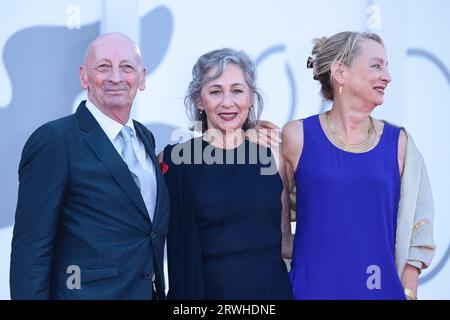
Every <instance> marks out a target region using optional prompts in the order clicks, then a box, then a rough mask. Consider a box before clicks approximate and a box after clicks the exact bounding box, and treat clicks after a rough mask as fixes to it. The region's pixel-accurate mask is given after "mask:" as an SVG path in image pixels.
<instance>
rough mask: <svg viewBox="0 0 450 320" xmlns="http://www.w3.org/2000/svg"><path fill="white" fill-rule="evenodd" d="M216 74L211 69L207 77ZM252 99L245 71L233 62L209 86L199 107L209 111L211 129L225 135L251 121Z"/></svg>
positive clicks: (206, 87)
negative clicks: (249, 117)
mask: <svg viewBox="0 0 450 320" xmlns="http://www.w3.org/2000/svg"><path fill="white" fill-rule="evenodd" d="M215 71H216V70H215V69H213V70H210V71H209V72H208V74H207V76H211V75H213V74H214V72H215ZM252 96H253V94H252V92H251V89H250V87H249V85H248V84H247V81H246V80H245V77H244V73H243V71H242V70H241V68H240V67H238V66H237V65H235V64H232V63H230V64H228V65H227V66H226V67H225V68H224V70H223V73H222V74H221V75H220V77H219V78H217V79H215V80H211V81H209V82H207V83H205V85H204V86H203V88H202V90H201V93H200V101H199V106H198V107H199V108H200V109H203V110H204V112H206V117H207V122H208V129H218V130H220V131H222V132H226V131H227V130H236V129H241V128H242V126H243V125H244V123H245V120H247V117H248V113H249V109H250V106H251V105H252V101H253V100H252Z"/></svg>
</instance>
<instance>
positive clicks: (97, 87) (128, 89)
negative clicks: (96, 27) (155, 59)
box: [80, 34, 146, 115]
mask: <svg viewBox="0 0 450 320" xmlns="http://www.w3.org/2000/svg"><path fill="white" fill-rule="evenodd" d="M145 74H146V70H145V68H143V67H142V63H141V57H140V54H139V50H138V49H137V47H136V46H135V45H134V43H133V42H132V41H131V40H130V39H129V38H127V37H126V36H123V35H120V34H110V35H106V36H104V37H101V38H99V39H97V40H96V41H94V43H93V44H92V45H91V46H90V47H89V49H88V51H87V53H86V58H85V62H84V64H83V65H82V66H81V67H80V80H81V86H82V87H83V88H84V89H87V90H88V97H89V99H90V100H91V101H92V103H94V105H96V106H97V107H98V108H100V109H101V110H102V111H103V112H104V113H106V114H108V115H110V114H111V113H112V114H114V113H116V112H121V111H122V112H123V111H124V110H130V109H131V106H132V104H133V100H134V97H135V96H136V92H137V89H138V88H139V89H140V90H144V88H145Z"/></svg>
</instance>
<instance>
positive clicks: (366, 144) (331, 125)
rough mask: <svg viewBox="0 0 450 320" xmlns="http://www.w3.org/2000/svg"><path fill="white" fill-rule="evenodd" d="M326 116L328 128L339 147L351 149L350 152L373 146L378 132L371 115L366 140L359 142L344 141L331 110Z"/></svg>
mask: <svg viewBox="0 0 450 320" xmlns="http://www.w3.org/2000/svg"><path fill="white" fill-rule="evenodd" d="M325 118H326V124H327V129H328V131H329V132H330V133H331V135H332V137H331V138H332V139H333V141H334V142H335V143H336V144H337V145H338V147H339V148H341V149H343V150H345V151H349V152H356V153H361V152H364V151H367V150H369V149H370V148H371V147H372V146H373V144H374V142H375V138H376V136H377V134H376V130H375V127H374V125H373V119H372V117H369V120H370V125H369V129H368V131H367V137H366V138H365V139H364V141H362V142H359V143H349V142H346V141H343V140H342V139H341V138H339V136H338V134H337V132H336V127H335V126H334V123H333V119H331V110H330V111H327V112H326V113H325ZM374 133H375V134H374Z"/></svg>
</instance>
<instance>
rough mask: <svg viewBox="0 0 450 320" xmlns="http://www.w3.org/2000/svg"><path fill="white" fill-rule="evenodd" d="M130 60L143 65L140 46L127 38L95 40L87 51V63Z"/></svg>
mask: <svg viewBox="0 0 450 320" xmlns="http://www.w3.org/2000/svg"><path fill="white" fill-rule="evenodd" d="M101 60H107V61H114V62H121V61H129V62H133V63H135V64H137V65H141V64H142V61H141V54H140V51H139V48H138V47H137V46H136V45H135V44H134V43H133V42H132V41H131V40H129V39H127V38H117V37H108V38H101V39H98V40H96V41H94V42H93V43H92V44H91V45H90V46H89V48H88V49H87V51H86V56H85V63H92V62H95V61H101Z"/></svg>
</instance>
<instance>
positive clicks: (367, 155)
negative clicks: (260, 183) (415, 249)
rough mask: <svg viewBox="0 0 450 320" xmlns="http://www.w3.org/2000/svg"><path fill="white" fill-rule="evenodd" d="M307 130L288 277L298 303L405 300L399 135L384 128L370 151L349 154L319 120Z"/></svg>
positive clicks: (307, 125) (310, 120) (305, 124)
mask: <svg viewBox="0 0 450 320" xmlns="http://www.w3.org/2000/svg"><path fill="white" fill-rule="evenodd" d="M303 127H304V145H303V150H302V154H301V158H300V161H299V164H298V167H297V170H296V172H295V181H296V187H297V202H296V207H297V221H296V234H295V240H294V256H293V261H292V265H291V271H290V274H289V276H290V279H291V283H292V287H293V292H294V296H295V298H296V299H405V296H404V293H403V288H402V285H401V282H400V279H399V277H398V275H397V270H396V266H395V258H394V250H395V235H396V227H397V211H398V201H399V193H400V174H399V168H398V161H397V154H398V138H399V134H400V129H399V128H397V127H394V126H392V125H390V124H388V123H385V125H384V130H383V134H382V136H381V138H380V141H379V143H378V144H377V145H376V146H375V147H374V148H373V149H372V150H369V151H367V152H364V153H351V152H347V151H343V150H341V149H339V148H337V147H336V146H335V145H333V144H332V143H331V142H330V141H329V140H328V138H327V136H326V135H325V133H324V131H323V129H322V127H321V125H320V120H319V116H318V115H315V116H312V117H309V118H307V119H305V120H304V121H303Z"/></svg>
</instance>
